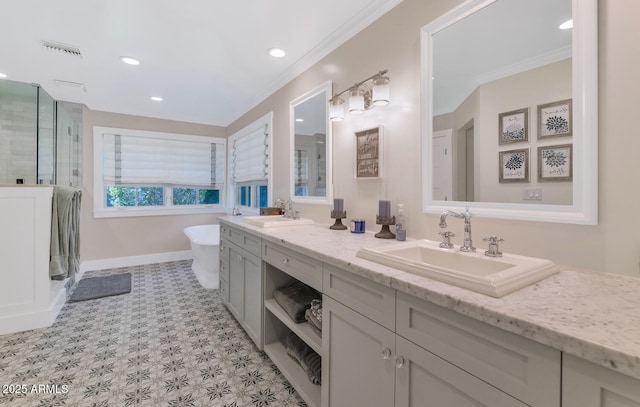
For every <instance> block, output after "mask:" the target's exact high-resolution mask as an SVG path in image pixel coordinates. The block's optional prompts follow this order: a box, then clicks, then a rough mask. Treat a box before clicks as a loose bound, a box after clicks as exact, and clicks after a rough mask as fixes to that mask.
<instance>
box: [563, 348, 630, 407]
mask: <svg viewBox="0 0 640 407" xmlns="http://www.w3.org/2000/svg"><path fill="white" fill-rule="evenodd" d="M562 406H563V407H640V380H637V379H634V378H632V377H629V376H625V375H623V374H621V373H618V372H615V371H613V370H611V369H607V368H605V367H602V366H598V365H595V364H593V363H590V362H587V361H585V360H583V359H580V358H577V357H575V356H571V355H567V354H566V353H565V354H563V356H562Z"/></svg>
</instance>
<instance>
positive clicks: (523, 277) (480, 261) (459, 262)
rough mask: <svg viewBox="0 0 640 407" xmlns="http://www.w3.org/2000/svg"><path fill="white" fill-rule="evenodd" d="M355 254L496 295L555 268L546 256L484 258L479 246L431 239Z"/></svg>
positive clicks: (505, 254)
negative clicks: (471, 248) (463, 247)
mask: <svg viewBox="0 0 640 407" xmlns="http://www.w3.org/2000/svg"><path fill="white" fill-rule="evenodd" d="M356 256H357V257H360V258H362V259H366V260H370V261H373V262H376V263H380V264H383V265H385V266H390V267H393V268H396V269H399V270H403V271H406V272H409V273H413V274H418V275H422V276H425V277H428V278H432V279H434V280H439V281H442V282H444V283H448V284H452V285H456V286H458V287H462V288H466V289H468V290H472V291H475V292H479V293H481V294H486V295H490V296H492V297H498V298H499V297H502V296H504V295H506V294H509V293H512V292H514V291H516V290H519V289H521V288H524V287H526V286H528V285H531V284H533V283H535V282H538V281H540V280H542V279H544V278H547V277H549V276H551V275H553V274H555V273H557V272H558V271H559V269H558V267H557V266H556V265H555V264H554V263H553V262H551V261H550V260H546V259H539V258H535V257H526V256H518V255H515V254H507V253H504V254H503V255H502V257H488V256H485V255H484V250H480V249H478V251H477V252H475V253H469V252H465V253H463V252H460V251H459V250H457V249H443V248H440V247H439V242H434V241H431V240H415V241H408V242H405V243H397V244H390V245H386V246H380V247H372V248H362V249H360V250H359V251H358V253H357V254H356Z"/></svg>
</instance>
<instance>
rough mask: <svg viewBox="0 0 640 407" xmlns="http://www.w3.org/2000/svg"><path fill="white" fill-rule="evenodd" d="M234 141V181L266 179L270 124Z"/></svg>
mask: <svg viewBox="0 0 640 407" xmlns="http://www.w3.org/2000/svg"><path fill="white" fill-rule="evenodd" d="M232 143H233V146H232V153H231V154H232V160H233V162H232V165H233V167H232V168H233V173H232V175H233V180H234V182H236V183H237V182H247V181H259V180H266V179H267V178H268V175H269V131H268V125H262V126H260V127H258V128H257V129H255V130H252V131H249V132H247V133H246V134H244V135H242V136H240V137H238V138H236V139H235V140H234V141H233V142H232Z"/></svg>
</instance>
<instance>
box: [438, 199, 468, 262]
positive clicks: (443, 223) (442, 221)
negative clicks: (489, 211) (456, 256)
mask: <svg viewBox="0 0 640 407" xmlns="http://www.w3.org/2000/svg"><path fill="white" fill-rule="evenodd" d="M447 215H451V216H455V217H456V218H459V219H464V241H463V243H462V246H460V251H462V252H475V251H476V248H475V247H473V241H472V240H471V217H472V216H473V214H472V213H471V212H469V208H466V209H465V211H464V212H462V213H458V212H454V211H446V212H443V213H442V215H440V225H439V226H440V228H442V229H444V228H446V227H447Z"/></svg>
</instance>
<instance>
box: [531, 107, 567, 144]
mask: <svg viewBox="0 0 640 407" xmlns="http://www.w3.org/2000/svg"><path fill="white" fill-rule="evenodd" d="M572 131H573V102H572V99H567V100H561V101H559V102H553V103H547V104H546V105H539V106H538V140H540V139H545V138H551V137H568V136H571V134H572Z"/></svg>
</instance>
